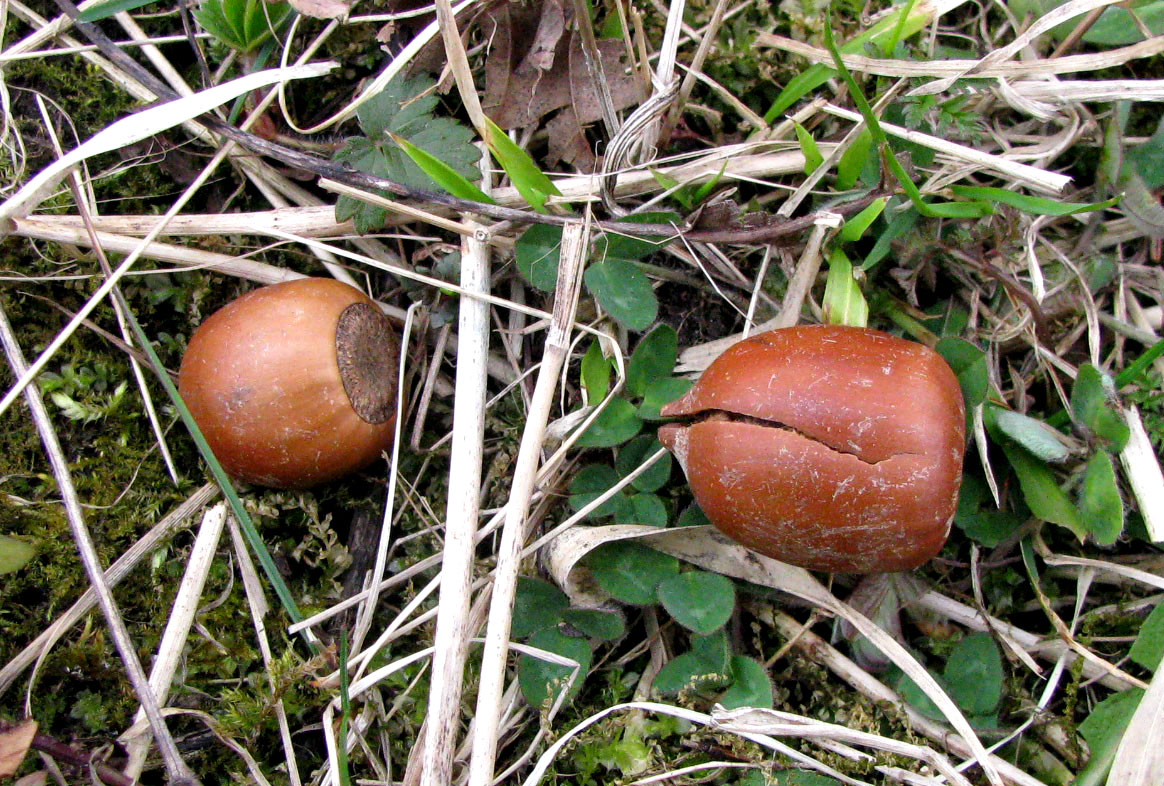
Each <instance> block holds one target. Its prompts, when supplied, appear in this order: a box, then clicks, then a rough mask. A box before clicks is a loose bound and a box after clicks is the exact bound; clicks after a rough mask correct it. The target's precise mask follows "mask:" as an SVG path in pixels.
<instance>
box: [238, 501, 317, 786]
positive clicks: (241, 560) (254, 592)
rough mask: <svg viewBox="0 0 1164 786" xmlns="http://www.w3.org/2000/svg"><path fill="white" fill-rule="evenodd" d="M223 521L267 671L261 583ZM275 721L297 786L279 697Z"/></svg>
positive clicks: (247, 555)
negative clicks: (232, 548)
mask: <svg viewBox="0 0 1164 786" xmlns="http://www.w3.org/2000/svg"><path fill="white" fill-rule="evenodd" d="M227 521H228V522H229V524H230V541H231V545H232V546H233V547H234V554H235V559H236V560H238V572H239V575H240V576H241V577H242V584H243V591H244V592H246V596H247V606H248V607H250V610H251V622H252V623H254V626H255V637H256V638H257V639H258V641H259V653H260V654H261V655H262V656H263V663H264V664H266V666H267V668H268V669H270V668H271V662H272V661H273V660H274V657H273V655H272V654H271V644H270V642H269V641H268V640H267V623H266V621H265V617H266V616H267V612H268V611H270V607H269V606H268V605H267V599H266V597H265V596H264V595H263V583H262V581H261V580H260V578H259V572H258V570H256V569H255V563H254V561H253V560H252V559H251V552H250V547H249V546H248V545H247V542H246V539H245V537H244V536H243V533H242V529H241V528H240V527H239V525H238V520H237V519H235V517H234V516H230V517H229V518H228V519H227ZM268 674H269V672H268ZM272 689H274V685H272ZM275 720H276V721H277V722H278V725H279V739H280V741H281V742H282V743H283V755H284V756H286V758H287V777H288V778H289V779H290V780H291V786H300V783H301V778H300V777H299V764H298V761H297V760H296V758H295V746H294V744H293V743H292V740H291V726H290V724H289V723H288V722H287V711H286V709H285V708H284V707H283V699H282V697H279V698H277V699H276V700H275Z"/></svg>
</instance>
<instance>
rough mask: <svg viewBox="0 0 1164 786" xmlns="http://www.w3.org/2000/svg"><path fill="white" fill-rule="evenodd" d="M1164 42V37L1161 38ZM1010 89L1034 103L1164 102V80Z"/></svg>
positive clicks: (1038, 84) (1034, 84) (1042, 84)
mask: <svg viewBox="0 0 1164 786" xmlns="http://www.w3.org/2000/svg"><path fill="white" fill-rule="evenodd" d="M1159 37H1160V38H1164V36H1159ZM1011 89H1013V90H1014V91H1015V92H1016V93H1018V94H1019V95H1020V96H1022V97H1023V98H1025V99H1028V100H1031V101H1047V102H1050V103H1053V104H1074V103H1080V102H1084V101H1092V102H1097V101H1099V102H1105V103H1106V102H1110V101H1164V79H1107V80H1095V81H1093V82H1084V81H1080V82H1018V83H1017V84H1012V85H1011Z"/></svg>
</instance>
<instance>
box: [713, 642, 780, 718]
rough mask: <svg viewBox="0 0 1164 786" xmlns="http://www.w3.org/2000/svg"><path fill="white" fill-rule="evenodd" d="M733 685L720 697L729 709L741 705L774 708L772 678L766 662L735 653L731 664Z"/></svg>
mask: <svg viewBox="0 0 1164 786" xmlns="http://www.w3.org/2000/svg"><path fill="white" fill-rule="evenodd" d="M729 669H730V673H731V677H732V686H731V687H730V688H728V689H727V690H726V691H724V693H723V695H722V696H720V697H719V703H720V704H722V705H723V706H724V707H726V708H727V709H729V710H734V709H737V708H739V707H760V708H762V709H772V680H770V679H769V678H768V672H767V671H765V670H764V664H762V663H760V662H759V661H757V660H755V659H753V658H747V657H744V656H743V655H733V656H732V659H731V663H730V666H729Z"/></svg>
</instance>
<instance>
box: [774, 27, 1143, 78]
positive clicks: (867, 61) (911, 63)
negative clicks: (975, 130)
mask: <svg viewBox="0 0 1164 786" xmlns="http://www.w3.org/2000/svg"><path fill="white" fill-rule="evenodd" d="M754 44H755V46H771V47H774V48H776V49H781V50H783V51H785V52H792V53H793V54H797V55H801V56H802V57H806V58H808V59H809V60H811V61H813V62H815V63H823V64H824V65H827V66H830V67H831V66H832V65H833V56H832V54H830V53H829V51H828V50H827V49H825V48H823V47H819V46H813V45H812V44H809V43H806V42H804V41H797V40H795V39H792V38H785V37H784V36H781V35H775V34H773V33H768V32H764V31H761V32H759V33H757V34H756V38H755V42H754ZM1162 52H1164V36H1153V37H1152V38H1149V39H1147V40H1145V41H1141V42H1140V43H1138V44H1132V45H1131V46H1125V47H1121V48H1119V49H1111V50H1108V51H1106V52H1099V53H1095V54H1086V55H1068V56H1066V57H1057V58H1054V59H1049V58H1046V59H1041V60H1024V61H1022V62H1015V63H998V64H996V65H992V66H987V67H985V68H980V69H979V70H978V71H977V72H976V73H975V74H974V76H975V77H976V78H979V79H985V78H991V79H994V78H1001V79H1023V80H1029V79H1031V78H1032V77H1038V76H1051V75H1054V74H1074V73H1079V72H1081V71H1096V70H1099V69H1101V68H1111V67H1113V66H1118V65H1123V64H1124V63H1128V62H1131V61H1132V60H1138V59H1140V58H1144V57H1152V56H1153V55H1158V54H1160V53H1162ZM841 62H843V63H844V64H845V67H846V68H848V69H849V70H851V71H859V72H861V73H865V74H876V75H878V76H897V77H919V76H921V77H924V76H932V77H942V76H956V75H960V74H962V73H964V72H966V71H967V70H968V69H971V68H974V66H975V65H977V64H978V61H977V60H885V59H881V58H876V57H866V56H864V55H847V54H842V55H841ZM1028 84H1030V85H1036V84H1047V85H1048V86H1052V85H1053V86H1054V87H1056V88H1057V87H1058V86H1059V85H1061V84H1063V83H1061V82H1059V83H1040V82H1034V81H1030V82H1027V81H1024V82H1019V83H1012V85H1011V86H1012V87H1015V88H1019V87H1020V85H1022V86H1025V85H1028ZM1135 84H1140V83H1139V82H1136V83H1135Z"/></svg>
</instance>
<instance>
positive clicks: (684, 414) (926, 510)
mask: <svg viewBox="0 0 1164 786" xmlns="http://www.w3.org/2000/svg"><path fill="white" fill-rule="evenodd" d="M662 414H663V415H664V416H665V417H678V418H683V419H684V420H683V422H679V423H670V424H667V425H664V426H663V427H662V428H661V429H660V430H659V440H660V441H661V442H662V443H663V444H664V445H666V446H667V447H668V448H669V449H670V450H671V451H672V452H673V453H674V454H675V455H676V457H677V458H678V460H679V463H680V464H681V465H682V467H683V470H684V472H685V473H686V475H687V479H688V482H689V483H690V485H691V489H692V491H693V493H694V494H695V499H696V501H697V502H698V503H699V506H700V507H701V508H702V509H703V511H704V512H705V513H706V514H707V517H708V519H710V520H711V522H712V523H713V524H714V525H715V526H716V527H717V528H719V529H720V530H721V531H722V532H723V533H724V534H726V535H727V536H728V537H730V538H732V539H733V540H735V541H736V542H738V543H740V544H742V545H744V546H746V547H748V548H750V549H752V550H754V551H757V552H759V553H761V554H764V555H766V556H769V557H772V558H774V559H777V560H780V561H782V562H786V563H789V564H792V565H799V566H801V567H804V568H808V569H810V570H822V571H834V572H842V573H882V572H895V571H905V570H911V569H913V568H916V567H918V566H919V565H921V564H923V563H924V562H926V561H927V560H929V559H930V558H932V557H933V556H934V555H935V554H937V553H938V552H939V551H940V550H941V548H942V546H943V545H944V544H945V542H946V537H947V536H948V534H949V531H950V524H951V522H952V521H953V518H954V512H955V510H956V508H957V504H958V490H959V487H960V485H961V479H962V457H963V453H964V452H965V438H966V437H965V429H966V416H965V408H964V404H963V401H962V391H961V388H960V386H959V383H958V379H957V377H956V376H955V375H954V372H953V371H952V370H951V369H950V367H949V366H948V365H947V364H946V362H945V361H944V360H943V359H942V357H941V356H940V355H938V354H937V353H936V352H934V351H933V350H931V349H930V348H928V347H926V346H923V345H921V344H917V343H914V342H912V341H907V340H905V339H901V338H897V337H895V336H892V335H889V334H888V333H883V332H881V331H877V330H871V329H867V328H855V327H845V326H838V325H813V326H800V327H793V328H786V329H782V330H774V331H771V332H768V333H762V334H759V335H756V336H753V337H751V338H748V339H745V340H743V341H741V342H739V343H737V344H735V345H734V346H732V347H731V348H730V349H728V350H727V351H726V352H725V353H724V354H723V355H721V356H720V357H719V358H717V359H716V360H715V362H714V363H712V364H711V366H710V367H709V368H708V369H707V371H706V372H704V374H703V376H702V378H701V379H700V380H699V382H698V383H697V384H696V385H695V386H694V387H693V388H692V389H691V390H690V391H689V392H688V393H687V394H686V395H684V396H683V397H682V398H680V399H678V400H676V401H674V402H672V403H670V404H668V405H667V406H665V407H664V408H663V410H662Z"/></svg>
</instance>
